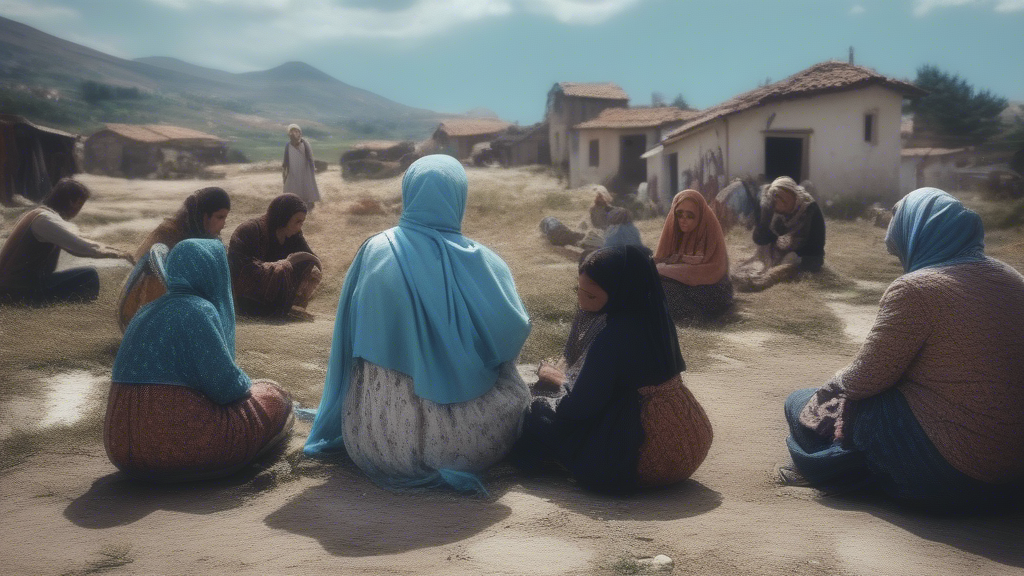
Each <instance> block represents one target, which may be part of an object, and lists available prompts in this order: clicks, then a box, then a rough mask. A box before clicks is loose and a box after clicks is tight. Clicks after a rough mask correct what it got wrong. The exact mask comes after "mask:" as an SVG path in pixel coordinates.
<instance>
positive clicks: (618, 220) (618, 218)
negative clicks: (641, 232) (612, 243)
mask: <svg viewBox="0 0 1024 576" xmlns="http://www.w3.org/2000/svg"><path fill="white" fill-rule="evenodd" d="M632 222H633V213H632V212H630V211H629V210H626V209H625V208H612V209H611V210H609V211H608V225H609V226H615V225H617V224H631V223H632Z"/></svg>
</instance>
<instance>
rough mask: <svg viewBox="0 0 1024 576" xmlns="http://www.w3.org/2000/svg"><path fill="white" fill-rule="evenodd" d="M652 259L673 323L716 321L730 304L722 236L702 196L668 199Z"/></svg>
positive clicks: (687, 193)
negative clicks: (656, 247)
mask: <svg viewBox="0 0 1024 576" xmlns="http://www.w3.org/2000/svg"><path fill="white" fill-rule="evenodd" d="M654 261H655V262H657V264H658V274H660V276H661V285H662V289H663V290H664V292H665V299H666V301H667V302H668V309H669V313H670V314H671V315H672V319H673V320H675V321H676V322H687V321H692V320H695V319H701V320H706V319H709V318H714V317H715V316H718V315H719V314H721V313H722V312H724V311H725V310H726V309H728V308H729V306H730V305H731V304H732V300H733V290H732V282H731V281H730V280H729V255H728V254H727V252H726V248H725V236H724V235H723V234H722V228H721V226H719V224H718V219H717V218H716V217H715V214H714V212H713V211H712V210H711V208H710V207H709V206H708V203H707V201H705V200H704V196H702V195H701V193H700V192H697V191H696V190H683V191H682V192H680V193H679V194H676V196H675V198H673V199H672V209H671V210H669V213H668V217H667V218H666V219H665V226H664V228H663V229H662V231H661V239H660V240H658V249H657V251H655V253H654Z"/></svg>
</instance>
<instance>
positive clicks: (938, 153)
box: [900, 148, 967, 157]
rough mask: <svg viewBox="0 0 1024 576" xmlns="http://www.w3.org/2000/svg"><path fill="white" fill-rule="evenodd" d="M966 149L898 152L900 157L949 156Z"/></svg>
mask: <svg viewBox="0 0 1024 576" xmlns="http://www.w3.org/2000/svg"><path fill="white" fill-rule="evenodd" d="M966 150H967V148H904V149H903V150H900V156H904V157H917V156H949V155H951V154H959V153H961V152H964V151H966Z"/></svg>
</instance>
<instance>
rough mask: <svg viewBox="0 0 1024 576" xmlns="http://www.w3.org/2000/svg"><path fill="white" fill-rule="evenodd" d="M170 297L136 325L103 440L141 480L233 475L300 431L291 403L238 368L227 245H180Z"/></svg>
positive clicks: (117, 369) (173, 259)
mask: <svg viewBox="0 0 1024 576" xmlns="http://www.w3.org/2000/svg"><path fill="white" fill-rule="evenodd" d="M165 270H166V278H167V293H166V294H164V295H163V296H161V297H160V298H158V299H157V300H155V301H153V302H152V303H150V304H148V305H146V306H145V307H143V308H142V309H141V310H140V311H139V313H138V314H136V315H135V317H134V318H132V321H131V323H130V324H129V325H128V329H127V330H126V331H125V333H124V339H123V340H122V341H121V347H120V349H119V350H118V351H117V357H116V358H115V360H114V367H113V370H112V374H111V380H112V384H111V388H110V398H109V401H108V404H107V416H106V424H105V427H104V434H103V440H104V444H105V445H106V448H107V455H108V456H109V457H110V461H111V462H113V464H114V465H115V466H117V467H118V468H119V469H121V470H122V471H123V472H125V473H127V474H129V475H131V476H133V477H138V478H145V479H149V480H159V481H183V480H196V479H203V478H214V477H218V476H224V475H227V474H231V473H232V472H234V471H236V470H238V469H240V468H242V467H243V466H245V465H246V464H248V463H250V462H251V461H253V460H254V459H256V458H257V457H259V456H260V455H261V454H262V453H263V452H265V451H266V450H267V449H269V448H270V447H272V446H274V445H275V444H277V443H278V442H279V441H280V440H282V439H284V437H285V436H286V435H287V434H288V432H289V431H290V430H291V428H292V423H293V422H294V417H293V415H292V402H291V398H290V397H289V395H288V393H287V392H285V391H284V390H282V389H281V388H280V387H278V386H277V384H274V383H273V382H271V381H269V380H257V381H255V382H252V381H250V380H249V376H247V375H246V373H245V372H243V371H242V369H241V368H239V367H238V365H237V364H235V307H234V302H233V301H232V297H231V279H230V272H229V270H228V260H227V254H226V252H225V250H224V245H223V244H222V243H221V242H220V240H200V239H190V240H183V241H182V242H179V243H178V244H177V246H175V247H174V249H173V250H171V252H170V254H168V256H167V262H166V266H165Z"/></svg>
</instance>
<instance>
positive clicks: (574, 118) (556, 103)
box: [544, 82, 629, 167]
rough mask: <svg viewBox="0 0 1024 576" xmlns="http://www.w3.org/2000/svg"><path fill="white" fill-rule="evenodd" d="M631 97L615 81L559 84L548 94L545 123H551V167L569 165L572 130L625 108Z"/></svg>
mask: <svg viewBox="0 0 1024 576" xmlns="http://www.w3.org/2000/svg"><path fill="white" fill-rule="evenodd" d="M628 105H629V96H628V95H627V94H626V92H625V91H624V90H623V89H622V88H620V87H619V86H618V85H617V84H613V83H611V82H559V83H557V84H555V85H554V86H552V87H551V90H549V91H548V103H547V110H546V111H545V113H544V121H545V122H547V124H548V141H549V143H550V146H551V165H552V166H565V167H567V166H568V164H569V131H570V130H571V129H572V127H573V126H575V125H577V124H579V123H580V122H585V121H587V120H590V119H591V118H595V117H597V115H598V114H600V113H601V111H602V110H604V109H605V108H625V107H626V106H628Z"/></svg>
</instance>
